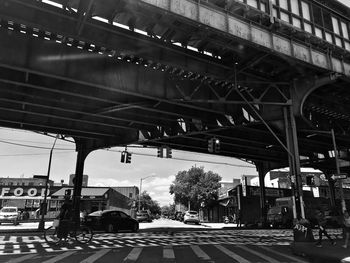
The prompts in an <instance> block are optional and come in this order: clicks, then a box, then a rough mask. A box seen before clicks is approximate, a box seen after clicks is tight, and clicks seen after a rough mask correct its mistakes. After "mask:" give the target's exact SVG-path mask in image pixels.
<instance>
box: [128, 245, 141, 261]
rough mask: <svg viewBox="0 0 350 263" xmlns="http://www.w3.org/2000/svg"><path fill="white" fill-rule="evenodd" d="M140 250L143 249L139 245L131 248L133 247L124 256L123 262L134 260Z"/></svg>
mask: <svg viewBox="0 0 350 263" xmlns="http://www.w3.org/2000/svg"><path fill="white" fill-rule="evenodd" d="M142 250H143V248H141V247H135V248H133V249H132V250H131V251H130V253H129V255H127V257H126V258H124V262H126V261H131V262H135V261H136V260H137V259H138V258H139V256H140V254H141V252H142Z"/></svg>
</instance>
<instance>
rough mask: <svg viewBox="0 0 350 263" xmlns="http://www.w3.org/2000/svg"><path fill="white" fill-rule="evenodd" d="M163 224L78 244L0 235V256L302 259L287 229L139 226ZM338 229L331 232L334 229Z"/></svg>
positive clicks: (183, 262)
mask: <svg viewBox="0 0 350 263" xmlns="http://www.w3.org/2000/svg"><path fill="white" fill-rule="evenodd" d="M157 225H158V226H159V225H161V226H163V227H161V229H164V228H165V226H168V227H169V229H168V230H165V231H153V230H151V231H147V232H140V233H115V234H114V233H96V234H95V235H94V238H93V240H92V241H91V242H90V243H89V244H86V245H81V244H78V243H76V242H74V241H73V240H70V241H69V242H67V243H64V244H62V245H61V246H51V245H49V244H47V243H46V242H45V240H44V239H43V236H42V235H41V234H39V233H38V234H34V235H33V234H32V235H26V234H23V235H17V236H16V235H12V234H6V235H4V236H0V262H9V263H10V262H11V263H20V262H28V263H32V262H33V263H34V262H45V263H54V262H69V263H70V262H74V263H78V262H84V263H92V262H129V263H132V262H140V263H141V262H142V263H148V262H179V263H187V262H188V263H193V262H207V263H210V262H216V263H221V262H222V263H224V262H225V263H226V262H243V263H250V262H272V263H277V262H285V263H286V262H307V261H305V259H303V258H300V257H297V256H295V255H293V254H292V252H291V249H290V246H289V245H290V242H291V241H292V239H293V235H292V232H291V231H290V230H261V229H260V230H254V229H220V230H217V229H205V228H208V226H193V227H194V228H193V230H188V229H180V228H178V227H176V230H175V229H174V228H172V227H171V226H179V227H180V226H181V227H187V228H188V227H189V226H188V225H184V224H182V223H180V222H176V221H167V220H159V221H158V220H157V221H156V222H154V223H153V224H152V223H142V224H141V228H143V229H145V228H153V227H155V226H157ZM338 232H339V231H338V230H335V232H332V231H331V234H333V235H334V234H340V233H338Z"/></svg>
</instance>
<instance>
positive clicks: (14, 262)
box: [7, 255, 35, 263]
mask: <svg viewBox="0 0 350 263" xmlns="http://www.w3.org/2000/svg"><path fill="white" fill-rule="evenodd" d="M34 256H35V255H25V256H22V257H19V258H14V259H10V260H9V261H7V263H20V262H25V261H26V260H28V259H31V258H32V257H34Z"/></svg>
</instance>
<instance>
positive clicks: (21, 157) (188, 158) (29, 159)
mask: <svg viewBox="0 0 350 263" xmlns="http://www.w3.org/2000/svg"><path fill="white" fill-rule="evenodd" d="M54 140H55V139H54V138H52V137H49V136H46V135H41V134H37V133H34V132H30V131H24V130H14V129H7V128H0V167H1V173H0V177H12V178H19V177H25V178H30V177H32V176H33V175H46V174H47V171H48V162H49V154H50V149H51V147H52V145H53V142H54ZM122 150H124V148H121V147H115V148H111V149H103V150H97V151H94V152H92V153H90V154H89V155H88V157H87V158H86V161H85V167H84V174H87V175H88V176H89V182H88V185H89V186H137V187H140V181H141V178H146V177H148V178H146V179H144V180H142V189H141V190H142V191H144V190H145V191H147V192H148V193H149V194H150V196H151V197H152V199H154V200H156V201H158V202H159V203H160V205H168V204H170V203H173V196H171V195H170V194H169V186H170V184H171V183H172V182H173V181H174V179H175V175H176V174H177V173H178V172H179V171H183V170H189V169H190V168H191V167H193V166H197V167H200V166H203V167H204V170H205V171H209V170H210V171H213V172H214V173H217V174H219V175H220V176H221V177H222V181H223V182H232V180H233V179H234V178H241V176H242V175H243V174H244V175H257V171H256V169H255V167H254V166H252V165H251V164H249V163H246V162H242V161H240V160H237V159H235V158H227V157H220V156H214V155H211V154H198V153H191V152H183V151H177V150H173V151H172V156H173V158H172V159H166V158H158V157H157V149H154V148H152V149H147V148H142V147H129V148H128V151H129V152H131V153H132V159H131V163H130V164H126V163H121V162H120V156H121V153H120V151H122ZM76 155H77V154H76V152H75V145H74V144H73V143H71V142H65V141H62V140H58V141H57V142H56V145H55V148H54V150H53V155H52V163H51V171H50V179H52V180H54V181H55V182H60V181H61V180H64V182H66V183H67V182H68V178H69V175H70V174H72V173H74V172H75V165H76ZM180 159H181V160H180Z"/></svg>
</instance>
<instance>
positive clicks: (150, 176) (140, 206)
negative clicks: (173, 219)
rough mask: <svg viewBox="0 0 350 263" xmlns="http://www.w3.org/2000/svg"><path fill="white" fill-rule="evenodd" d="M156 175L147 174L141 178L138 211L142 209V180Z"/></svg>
mask: <svg viewBox="0 0 350 263" xmlns="http://www.w3.org/2000/svg"><path fill="white" fill-rule="evenodd" d="M150 177H154V175H150V176H146V177H144V178H140V193H139V209H138V211H140V210H141V193H142V192H141V189H142V180H146V179H147V178H150Z"/></svg>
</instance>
